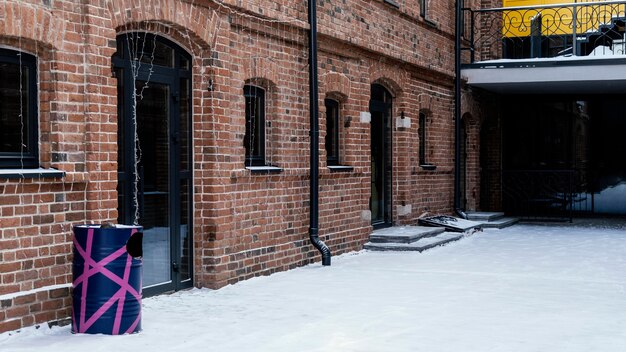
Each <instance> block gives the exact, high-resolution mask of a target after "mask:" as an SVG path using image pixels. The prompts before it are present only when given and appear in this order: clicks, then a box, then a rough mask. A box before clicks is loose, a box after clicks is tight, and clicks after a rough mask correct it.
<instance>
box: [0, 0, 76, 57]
mask: <svg viewBox="0 0 626 352" xmlns="http://www.w3.org/2000/svg"><path fill="white" fill-rule="evenodd" d="M0 13H1V14H4V18H3V21H0V35H1V36H7V37H15V38H24V39H27V40H31V41H34V42H37V43H41V44H43V45H44V46H51V47H53V48H56V49H61V48H63V43H64V40H63V35H64V34H65V25H66V21H65V20H64V19H63V18H62V17H61V16H55V15H53V14H52V12H51V11H49V10H47V9H45V8H43V7H39V6H36V7H34V6H32V5H29V4H23V3H20V2H18V3H14V2H0Z"/></svg>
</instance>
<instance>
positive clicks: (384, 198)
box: [370, 84, 393, 229]
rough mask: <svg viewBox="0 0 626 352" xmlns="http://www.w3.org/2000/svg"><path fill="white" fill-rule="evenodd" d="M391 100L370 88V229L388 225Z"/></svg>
mask: <svg viewBox="0 0 626 352" xmlns="http://www.w3.org/2000/svg"><path fill="white" fill-rule="evenodd" d="M392 107H393V97H392V95H391V93H390V92H389V91H388V90H387V89H386V88H385V87H383V86H381V85H379V84H373V85H372V91H371V100H370V113H371V115H372V121H371V138H372V140H371V154H372V155H371V156H372V158H371V163H372V169H371V170H372V180H371V196H370V211H371V213H372V225H373V226H374V228H375V229H376V228H383V227H389V226H391V225H392V208H391V202H392V193H391V177H392V166H393V164H392V162H391V160H392V139H391V137H392V125H391V122H392V121H391V116H392Z"/></svg>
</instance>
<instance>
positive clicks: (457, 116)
mask: <svg viewBox="0 0 626 352" xmlns="http://www.w3.org/2000/svg"><path fill="white" fill-rule="evenodd" d="M462 11H463V0H456V11H455V19H456V35H455V38H454V52H455V54H454V146H455V148H454V212H455V213H456V214H458V215H459V216H461V217H462V218H464V219H466V218H467V215H465V212H463V210H462V209H461V143H460V142H461V34H462V32H461V30H462V28H461V24H462V23H461V16H462Z"/></svg>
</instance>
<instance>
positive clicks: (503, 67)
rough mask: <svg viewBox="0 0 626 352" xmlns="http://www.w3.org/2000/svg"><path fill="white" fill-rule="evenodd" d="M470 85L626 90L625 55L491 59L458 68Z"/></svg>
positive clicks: (520, 90) (522, 90) (523, 90)
mask: <svg viewBox="0 0 626 352" xmlns="http://www.w3.org/2000/svg"><path fill="white" fill-rule="evenodd" d="M461 77H462V79H463V80H465V81H466V82H467V84H468V85H470V86H472V87H478V88H482V89H485V90H488V91H491V92H495V93H501V94H620V93H626V56H620V57H619V58H615V57H614V56H613V57H592V58H590V57H578V56H572V57H559V58H551V59H521V60H490V61H482V62H478V63H474V64H470V65H464V66H463V67H462V68H461Z"/></svg>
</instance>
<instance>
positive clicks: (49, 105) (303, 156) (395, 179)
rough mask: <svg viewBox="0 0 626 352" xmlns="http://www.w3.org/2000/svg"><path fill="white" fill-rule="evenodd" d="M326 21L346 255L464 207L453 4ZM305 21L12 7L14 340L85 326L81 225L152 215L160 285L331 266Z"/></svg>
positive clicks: (193, 12) (7, 5) (10, 1)
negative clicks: (373, 238)
mask: <svg viewBox="0 0 626 352" xmlns="http://www.w3.org/2000/svg"><path fill="white" fill-rule="evenodd" d="M317 11H318V17H317V18H318V27H319V28H318V33H319V37H318V44H319V51H318V59H319V64H318V69H319V87H320V91H319V93H320V94H319V105H320V108H321V109H320V144H319V151H320V176H319V182H320V194H319V204H320V217H319V222H320V237H321V239H322V240H323V241H324V242H325V243H326V244H327V245H328V246H329V247H330V249H331V251H332V252H333V254H340V253H344V252H349V251H356V250H360V249H361V248H362V245H363V244H364V243H365V242H366V241H367V238H368V236H369V234H370V232H371V231H372V229H373V228H374V227H384V226H394V225H403V224H415V223H416V222H417V219H418V217H419V216H420V215H422V214H424V213H431V214H441V213H444V214H450V213H452V211H453V192H454V147H455V139H454V128H455V121H454V103H455V101H454V78H455V77H454V62H455V60H454V59H455V50H454V38H455V26H454V23H455V22H454V18H455V3H454V1H451V0H450V1H429V0H400V1H391V0H372V1H359V0H349V1H344V2H342V3H340V4H335V3H331V2H328V1H320V2H319V3H318V6H317ZM306 14H307V2H306V1H269V0H268V1H265V0H260V1H251V0H244V1H231V0H223V1H220V0H149V1H132V0H91V1H80V2H79V1H72V0H1V1H0V77H2V79H1V82H0V94H2V95H0V99H1V100H0V104H1V105H0V123H1V125H0V248H1V252H0V279H1V281H0V302H1V305H2V310H0V332H2V331H8V330H13V329H17V328H20V327H23V326H28V325H33V324H37V323H42V322H47V321H48V322H50V321H58V320H63V319H66V318H67V317H69V314H70V312H69V310H70V308H69V307H70V300H71V297H70V287H71V281H72V273H71V272H72V267H71V263H72V226H73V225H76V224H82V223H104V222H117V223H125V224H129V223H132V222H133V221H134V220H135V219H138V222H139V224H140V225H142V226H144V228H145V236H144V286H145V287H144V293H145V294H157V293H160V292H166V291H172V290H178V289H182V288H185V287H190V286H192V285H193V286H197V287H212V288H219V287H222V286H224V285H227V284H232V283H236V282H238V281H240V280H245V279H248V278H251V277H254V276H259V275H268V274H271V273H273V272H276V271H281V270H287V269H290V268H294V267H297V266H301V265H305V264H307V263H311V262H314V261H316V260H318V259H317V258H318V256H317V251H316V250H315V248H314V247H313V246H312V245H311V244H310V243H309V240H308V236H307V235H308V226H309V220H308V212H309V192H308V186H309V159H308V158H309V113H308V107H309V101H308V100H309V99H308V98H307V94H308V92H309V80H308V64H307V62H308V61H307V60H308V56H309V52H308V50H307V43H308V40H307V34H308V33H307V32H308V23H307V17H306ZM466 95H467V94H465V95H464V100H463V128H464V131H465V132H464V134H463V136H465V137H464V143H463V145H464V149H463V150H464V152H463V154H464V155H466V157H464V159H463V163H462V166H463V170H464V171H463V173H462V175H463V177H462V178H463V185H464V186H463V202H464V207H465V208H466V209H476V208H477V205H478V204H479V202H480V199H479V196H480V190H479V188H478V186H479V184H480V179H479V169H478V163H479V158H478V155H479V148H478V136H479V120H478V118H479V114H478V108H477V107H476V105H477V104H475V103H471V101H472V99H469V98H468V97H467V96H466ZM466 98H467V99H466ZM466 101H467V103H466Z"/></svg>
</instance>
